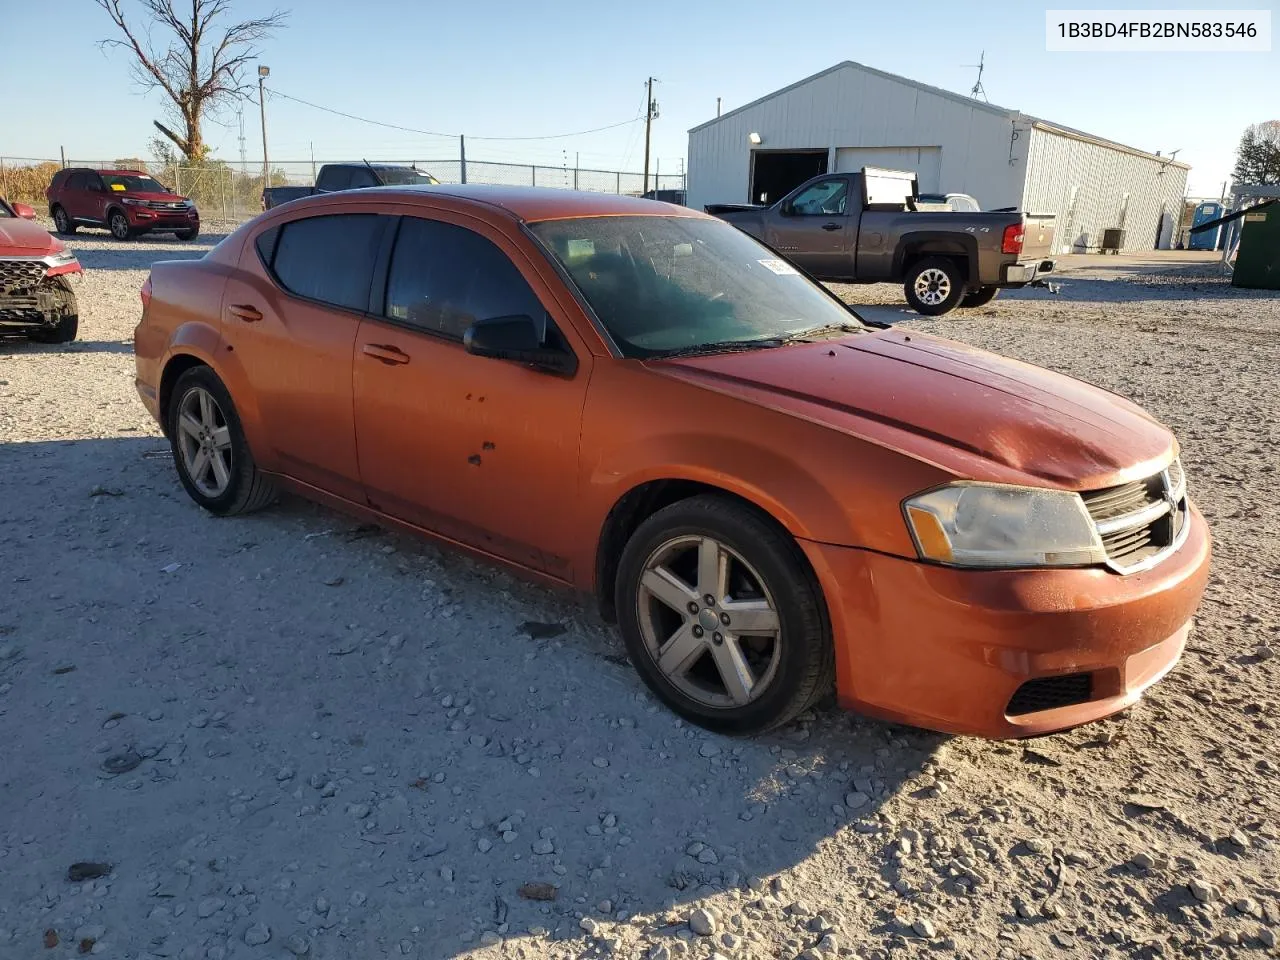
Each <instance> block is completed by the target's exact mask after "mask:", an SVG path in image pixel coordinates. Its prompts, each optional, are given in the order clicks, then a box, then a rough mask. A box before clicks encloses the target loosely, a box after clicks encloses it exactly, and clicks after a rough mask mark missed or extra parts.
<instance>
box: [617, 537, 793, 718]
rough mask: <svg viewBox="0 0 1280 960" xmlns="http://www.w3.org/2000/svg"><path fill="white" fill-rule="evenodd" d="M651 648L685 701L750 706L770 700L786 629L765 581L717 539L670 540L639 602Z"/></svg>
mask: <svg viewBox="0 0 1280 960" xmlns="http://www.w3.org/2000/svg"><path fill="white" fill-rule="evenodd" d="M637 603H638V608H639V609H638V611H637V613H638V621H639V626H640V633H641V635H642V637H643V639H644V644H645V649H646V651H647V652H648V654H649V656H650V657H651V658H652V659H653V662H654V663H655V664H656V665H657V667H658V669H659V670H660V671H661V672H662V674H663V675H664V676H665V677H666V679H667V681H668V682H669V683H671V684H672V685H673V686H674V687H675V688H676V689H678V690H679V691H680V692H681V693H683V694H684V695H685V696H687V697H689V698H690V699H692V700H694V701H696V702H698V703H699V704H701V705H703V706H706V707H713V708H717V709H730V708H735V707H742V706H745V705H746V704H748V703H751V702H752V701H754V700H756V699H758V698H759V697H760V696H762V695H763V694H764V693H765V691H766V690H768V689H769V686H770V684H771V683H772V682H773V680H774V678H775V677H776V675H777V672H778V667H779V664H780V663H781V660H782V627H781V620H780V618H779V616H778V610H777V607H776V605H775V604H774V601H773V598H772V596H770V593H769V589H768V586H767V585H766V584H765V582H764V579H763V578H762V577H761V576H760V574H759V573H758V572H757V571H756V569H755V568H754V567H752V566H751V564H750V563H748V562H747V561H746V559H745V558H743V557H742V555H741V554H739V553H737V552H736V551H734V550H733V549H731V548H730V547H728V546H726V545H725V544H723V543H721V542H720V541H718V540H716V539H715V538H714V537H709V536H681V537H676V538H673V539H671V540H668V541H667V542H666V543H663V544H662V545H661V546H659V547H658V548H657V549H656V550H654V551H653V553H651V554H650V555H649V558H648V559H647V560H646V561H645V564H644V572H643V574H642V575H641V578H640V589H639V591H638V596H637Z"/></svg>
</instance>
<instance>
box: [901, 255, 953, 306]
mask: <svg viewBox="0 0 1280 960" xmlns="http://www.w3.org/2000/svg"><path fill="white" fill-rule="evenodd" d="M903 292H904V293H905V294H906V296H907V303H908V305H910V307H911V309H913V310H914V311H915V312H916V313H920V314H924V315H925V316H926V317H936V316H940V315H941V314H944V313H946V312H947V311H949V310H951V309H953V308H954V307H955V305H956V304H957V303H959V302H960V297H961V295H962V294H963V293H964V276H963V275H962V274H961V272H960V267H959V265H958V264H957V263H956V262H955V261H954V260H949V259H947V258H946V257H926V258H925V259H923V260H918V261H916V262H915V263H913V264H912V265H911V267H910V268H909V269H908V270H907V276H906V278H905V282H904V283H903Z"/></svg>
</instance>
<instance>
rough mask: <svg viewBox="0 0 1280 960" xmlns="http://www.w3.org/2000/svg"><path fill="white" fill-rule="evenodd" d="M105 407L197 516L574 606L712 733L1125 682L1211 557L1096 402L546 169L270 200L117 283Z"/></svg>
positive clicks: (1165, 641) (1164, 486)
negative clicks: (128, 409)
mask: <svg viewBox="0 0 1280 960" xmlns="http://www.w3.org/2000/svg"><path fill="white" fill-rule="evenodd" d="M142 300H143V304H144V308H143V316H142V320H141V322H140V323H139V324H138V328H137V331H136V335H135V349H136V353H137V370H138V378H137V385H138V391H139V393H140V395H141V397H142V400H143V402H144V403H145V404H146V405H147V407H148V409H149V410H150V411H151V412H152V414H153V415H154V416H155V417H156V419H157V420H158V421H159V423H160V425H161V426H162V428H163V429H164V432H165V434H166V435H167V436H168V438H169V440H170V441H171V443H172V446H173V454H174V462H175V464H176V466H177V470H178V475H179V477H180V479H181V481H182V483H183V485H184V486H185V487H186V490H187V492H188V493H189V494H190V495H191V498H192V499H193V500H195V501H196V503H198V504H200V505H201V506H202V507H204V508H205V509H206V510H209V511H211V512H213V513H216V514H222V515H228V514H237V513H244V512H247V511H249V510H254V509H257V508H260V507H263V506H266V505H267V504H268V503H270V502H271V500H272V499H273V497H274V496H275V494H276V492H277V490H279V489H281V488H283V489H287V490H290V491H293V492H295V493H299V494H302V495H303V496H306V497H310V498H313V499H315V500H319V501H321V502H323V503H327V504H330V505H332V506H334V507H336V508H338V509H340V510H345V511H349V512H351V513H354V514H357V515H360V516H363V517H366V518H370V519H373V520H376V521H377V522H379V523H384V524H387V525H392V526H397V527H401V528H404V529H407V530H413V531H417V532H420V533H423V534H427V535H430V536H433V537H435V538H437V539H439V540H443V541H447V542H449V543H452V544H455V545H457V546H459V547H462V548H465V549H467V550H469V551H471V552H473V553H476V554H480V555H483V556H485V557H489V558H492V559H494V560H497V561H501V562H503V563H506V564H509V565H511V566H513V567H517V568H519V569H521V570H523V571H525V572H526V573H528V574H530V575H532V576H534V577H536V578H540V579H542V580H545V581H547V582H551V583H555V584H561V585H569V586H572V587H575V588H579V589H581V590H583V591H588V592H591V593H594V594H595V596H596V598H597V599H598V601H599V604H600V606H601V608H602V610H603V611H604V613H605V616H606V617H607V618H609V619H612V620H616V622H617V623H618V624H619V626H620V628H621V632H622V635H623V638H624V639H625V641H626V645H627V650H628V652H629V654H630V657H631V660H632V662H633V663H634V664H635V667H636V669H637V670H638V671H639V673H640V675H641V677H642V678H643V679H644V681H645V682H646V683H647V684H648V685H649V686H650V687H651V688H652V690H653V692H654V693H655V694H656V695H657V696H658V697H660V698H661V699H662V700H663V701H664V702H665V703H667V704H668V705H669V706H670V707H671V708H672V709H673V710H675V711H676V712H678V713H679V714H680V715H682V716H684V717H686V718H687V719H689V720H691V721H693V722H695V723H698V724H701V725H703V726H706V727H709V728H711V729H714V730H719V731H723V732H728V733H754V732H758V731H761V730H765V729H768V728H770V727H774V726H777V725H779V724H782V723H785V722H787V721H788V720H790V719H791V718H793V717H795V716H796V715H797V714H799V713H800V712H801V711H803V710H804V709H806V708H807V707H809V706H810V705H811V704H813V703H814V702H816V701H817V700H818V699H819V698H821V697H822V696H823V695H824V694H826V693H827V692H828V691H829V690H830V689H831V687H832V686H833V685H834V687H835V690H836V693H837V696H838V699H839V701H840V702H841V703H842V704H843V705H845V706H848V707H850V708H853V709H856V710H860V711H863V712H865V713H869V714H873V715H877V716H881V717H886V718H891V719H895V720H900V721H904V722H907V723H911V724H916V725H919V726H924V727H931V728H934V729H938V730H945V731H952V732H960V733H973V734H979V735H982V736H988V737H1019V736H1029V735H1034V734H1041V733H1046V732H1049V731H1053V730H1058V729H1062V728H1065V727H1069V726H1073V725H1076V724H1080V723H1083V722H1086V721H1089V720H1093V719H1096V718H1099V717H1103V716H1106V715H1108V714H1111V713H1114V712H1115V711H1117V710H1121V709H1123V708H1124V707H1126V706H1128V705H1129V704H1131V703H1133V702H1134V701H1135V700H1136V699H1137V698H1138V697H1139V695H1140V694H1141V693H1142V691H1143V690H1144V689H1146V687H1148V686H1149V685H1150V684H1152V683H1154V682H1155V681H1156V680H1158V679H1159V678H1160V677H1161V676H1163V675H1164V674H1165V673H1166V672H1167V671H1168V670H1169V669H1170V668H1171V667H1172V666H1173V665H1174V663H1175V662H1176V661H1177V659H1178V657H1179V655H1180V654H1181V652H1182V649H1183V645H1184V643H1185V641H1186V637H1187V633H1188V630H1189V628H1190V623H1191V617H1192V615H1193V613H1194V612H1195V609H1196V606H1197V604H1198V603H1199V600H1200V596H1201V593H1202V591H1203V588H1204V584H1205V579H1206V576H1207V573H1208V566H1209V535H1208V531H1207V529H1206V526H1205V523H1204V520H1203V518H1202V517H1201V515H1200V514H1199V512H1198V511H1197V510H1196V508H1195V507H1194V506H1193V505H1192V504H1191V502H1190V501H1189V500H1188V499H1187V496H1186V484H1185V481H1184V478H1183V473H1182V469H1181V466H1180V464H1179V461H1178V447H1177V442H1176V441H1175V439H1174V437H1173V436H1172V434H1171V433H1170V432H1169V431H1168V430H1167V429H1165V428H1164V427H1163V426H1161V425H1160V424H1159V423H1157V422H1156V421H1155V420H1153V419H1152V418H1151V417H1150V416H1149V415H1147V414H1146V413H1144V412H1143V411H1142V410H1141V409H1139V408H1138V407H1137V406H1135V405H1134V404H1132V403H1129V402H1128V401H1126V400H1124V399H1122V398H1120V397H1117V396H1114V395H1112V394H1109V393H1105V392H1103V391H1102V390H1099V389H1096V388H1094V387H1092V386H1089V385H1087V384H1084V383H1081V382H1079V381H1076V380H1072V379H1069V378H1067V377H1064V376H1060V375H1058V374H1055V373H1051V372H1048V371H1046V370H1042V369H1040V368H1037V367H1033V366H1029V365H1027V364H1023V363H1018V362H1015V361H1011V360H1006V359H1003V358H1000V357H997V356H994V355H992V354H988V353H984V352H982V351H979V350H974V349H970V348H968V347H965V346H961V345H959V344H956V343H952V342H950V341H947V340H942V339H938V338H935V337H930V336H927V335H925V334H921V333H917V332H914V331H906V330H899V329H890V328H885V327H883V326H880V325H877V324H872V323H868V322H866V321H863V320H861V319H860V318H859V317H858V316H857V315H856V314H855V313H853V312H851V311H850V310H849V309H848V308H846V307H845V306H844V305H843V304H842V303H841V302H840V301H839V300H838V299H836V298H835V297H834V296H832V295H831V294H830V293H828V292H827V291H826V290H825V289H824V288H823V287H822V286H820V285H819V284H817V283H814V282H812V281H811V280H810V279H809V278H808V277H806V276H805V275H803V274H802V273H800V272H798V271H797V270H796V269H795V268H794V267H792V266H791V265H790V264H789V263H787V262H786V261H785V260H782V259H780V258H779V257H778V256H777V254H775V253H774V252H772V251H770V250H769V249H767V248H765V247H763V246H761V245H760V244H758V243H757V242H756V241H755V240H753V239H751V238H750V237H748V236H746V235H745V234H743V233H741V232H739V231H738V230H736V229H734V228H733V227H731V226H729V225H728V224H726V223H723V222H721V221H719V220H716V219H714V218H712V217H708V216H705V215H703V214H700V213H696V212H693V211H691V210H686V209H682V208H679V207H673V206H668V205H666V204H661V203H654V202H650V201H644V200H634V199H630V198H625V197H613V196H599V195H591V194H586V193H571V192H568V191H555V190H536V189H506V188H495V187H478V186H461V187H443V186H435V187H425V188H403V187H383V188H377V189H371V190H357V191H351V192H345V193H340V194H330V195H327V196H320V197H313V198H308V199H304V200H300V201H297V202H294V203H290V204H286V205H284V206H281V207H279V208H277V209H275V210H272V211H270V212H269V213H267V214H265V215H263V216H261V217H259V218H258V219H256V220H254V221H253V222H252V223H249V224H246V225H245V226H243V227H241V228H240V229H238V230H236V231H235V232H234V233H233V234H231V235H230V236H229V237H227V238H226V239H225V240H223V241H222V242H221V243H219V244H218V246H217V247H215V248H214V249H213V250H212V251H210V253H209V254H208V255H207V256H205V257H204V258H203V259H202V260H198V261H181V262H162V263H157V264H155V266H154V267H153V269H152V273H151V276H150V278H149V279H148V280H147V282H146V284H145V285H144V287H143V290H142Z"/></svg>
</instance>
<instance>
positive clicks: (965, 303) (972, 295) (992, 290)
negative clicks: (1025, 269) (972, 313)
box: [960, 287, 1000, 307]
mask: <svg viewBox="0 0 1280 960" xmlns="http://www.w3.org/2000/svg"><path fill="white" fill-rule="evenodd" d="M999 292H1000V288H999V287H979V288H978V289H977V290H970V291H969V292H968V293H966V294H965V295H964V296H963V297H961V298H960V306H962V307H985V306H986V305H987V304H988V303H990V302H991V301H992V300H994V299H995V298H996V294H998V293H999Z"/></svg>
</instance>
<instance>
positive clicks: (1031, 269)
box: [1003, 260, 1055, 287]
mask: <svg viewBox="0 0 1280 960" xmlns="http://www.w3.org/2000/svg"><path fill="white" fill-rule="evenodd" d="M1054 266H1055V264H1054V262H1053V261H1052V260H1032V261H1030V262H1027V263H1010V264H1007V265H1006V266H1005V268H1004V278H1003V286H1007V287H1013V286H1023V285H1025V284H1028V283H1031V282H1032V281H1033V280H1035V279H1036V277H1042V276H1044V275H1045V274H1047V273H1053V268H1054Z"/></svg>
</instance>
